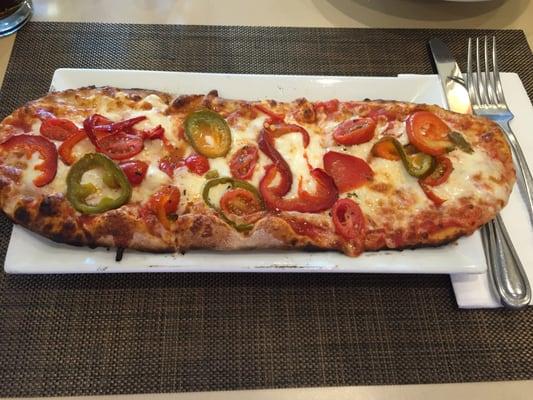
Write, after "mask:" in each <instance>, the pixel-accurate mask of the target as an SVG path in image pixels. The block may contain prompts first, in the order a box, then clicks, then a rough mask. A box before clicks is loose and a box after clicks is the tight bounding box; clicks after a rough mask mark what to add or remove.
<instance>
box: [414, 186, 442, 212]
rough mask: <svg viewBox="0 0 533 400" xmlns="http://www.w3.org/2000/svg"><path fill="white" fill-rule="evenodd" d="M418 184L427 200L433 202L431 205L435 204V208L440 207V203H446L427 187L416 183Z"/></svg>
mask: <svg viewBox="0 0 533 400" xmlns="http://www.w3.org/2000/svg"><path fill="white" fill-rule="evenodd" d="M418 183H419V184H420V187H421V188H422V190H423V191H424V193H425V195H426V196H427V198H428V199H430V200H431V201H432V202H433V204H435V205H436V206H437V207H439V206H441V205H442V203H444V202H445V201H446V200H444V199H442V198H440V197H439V196H437V195H436V194H435V193H434V192H433V191H432V190H431V189H430V188H429V187H428V186H427V185H425V184H424V183H422V182H421V181H418Z"/></svg>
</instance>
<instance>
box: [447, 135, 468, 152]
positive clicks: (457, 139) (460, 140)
mask: <svg viewBox="0 0 533 400" xmlns="http://www.w3.org/2000/svg"><path fill="white" fill-rule="evenodd" d="M448 137H449V138H450V140H451V141H452V142H453V143H455V145H457V147H459V148H460V149H461V150H462V151H464V152H465V153H468V154H472V153H473V152H474V149H473V148H472V146H471V145H470V143H468V142H467V141H466V139H465V137H464V136H463V135H461V134H460V133H459V132H450V133H449V134H448Z"/></svg>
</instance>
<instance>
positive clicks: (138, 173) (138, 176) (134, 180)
mask: <svg viewBox="0 0 533 400" xmlns="http://www.w3.org/2000/svg"><path fill="white" fill-rule="evenodd" d="M119 167H120V168H121V169H122V171H124V174H125V175H126V177H127V178H128V181H130V183H131V185H132V186H139V185H140V184H141V183H142V181H143V179H144V177H145V176H146V171H148V164H146V163H145V162H144V161H140V160H131V161H124V162H121V163H120V164H119Z"/></svg>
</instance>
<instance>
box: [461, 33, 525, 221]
mask: <svg viewBox="0 0 533 400" xmlns="http://www.w3.org/2000/svg"><path fill="white" fill-rule="evenodd" d="M488 47H489V46H488V40H487V37H486V36H485V42H484V46H483V52H484V64H485V71H483V70H482V66H481V63H480V43H479V38H476V66H477V72H476V73H474V72H473V71H472V64H473V60H472V38H468V60H467V62H468V67H467V77H466V84H467V88H468V94H469V96H470V101H471V102H472V108H473V109H474V113H475V114H477V115H481V116H484V117H487V118H490V119H491V120H493V121H494V122H496V123H497V124H498V125H500V127H501V128H502V129H503V131H504V132H505V133H506V137H507V139H508V141H509V144H510V145H511V148H512V150H513V153H514V155H515V158H516V162H517V164H518V168H517V169H518V172H519V174H518V187H519V189H520V192H521V193H522V197H523V198H524V201H525V202H526V206H527V211H528V213H529V219H530V221H531V224H532V225H533V177H532V176H531V171H530V169H529V167H528V165H527V161H526V158H525V156H524V153H523V151H522V148H521V147H520V144H519V143H518V140H517V139H516V136H515V134H514V133H513V131H512V129H511V127H510V125H509V122H510V121H511V120H512V119H513V118H514V115H513V113H512V112H511V111H510V110H509V107H507V102H506V101H505V96H504V94H503V89H502V82H501V80H500V71H499V69H498V61H497V56H496V37H494V36H493V37H492V71H490V58H491V57H489V51H488Z"/></svg>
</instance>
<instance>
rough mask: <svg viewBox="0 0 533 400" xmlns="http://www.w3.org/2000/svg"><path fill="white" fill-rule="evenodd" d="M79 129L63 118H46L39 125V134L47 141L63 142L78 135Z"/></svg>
mask: <svg viewBox="0 0 533 400" xmlns="http://www.w3.org/2000/svg"><path fill="white" fill-rule="evenodd" d="M78 131H79V129H78V127H77V126H76V125H75V124H74V122H72V121H69V120H68V119H63V118H47V119H45V120H43V122H42V123H41V128H40V130H39V132H41V135H43V136H46V137H47V138H48V139H52V140H58V141H64V140H66V139H68V138H69V137H70V136H72V135H74V134H76V133H78Z"/></svg>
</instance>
